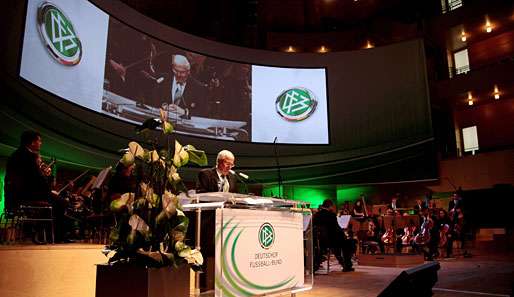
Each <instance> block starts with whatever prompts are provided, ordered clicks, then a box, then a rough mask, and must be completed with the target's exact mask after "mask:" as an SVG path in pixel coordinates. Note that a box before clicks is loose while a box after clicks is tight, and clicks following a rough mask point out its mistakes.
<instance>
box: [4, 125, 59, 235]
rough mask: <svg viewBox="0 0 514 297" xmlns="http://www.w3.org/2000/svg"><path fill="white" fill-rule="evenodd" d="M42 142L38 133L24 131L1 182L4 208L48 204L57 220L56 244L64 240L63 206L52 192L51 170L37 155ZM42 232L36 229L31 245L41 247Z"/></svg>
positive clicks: (11, 208) (12, 208) (13, 208)
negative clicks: (2, 182)
mask: <svg viewBox="0 0 514 297" xmlns="http://www.w3.org/2000/svg"><path fill="white" fill-rule="evenodd" d="M42 144H43V139H42V137H41V134H40V133H39V132H37V131H32V130H30V131H25V132H23V133H22V135H21V138H20V146H19V147H18V149H17V150H16V151H15V152H14V153H13V154H12V155H11V156H10V157H9V159H8V161H7V166H6V174H5V179H4V190H5V208H6V209H7V210H15V209H17V208H18V207H19V206H20V205H21V203H23V204H25V205H27V204H28V205H37V206H45V205H51V206H52V208H53V214H54V216H55V217H56V224H55V227H56V228H55V236H56V239H55V240H56V242H60V241H63V238H64V231H63V228H62V227H63V220H64V204H63V203H62V201H59V200H57V199H56V197H55V195H54V194H52V192H51V187H50V179H51V174H52V169H51V168H50V166H47V164H44V163H43V162H42V160H41V156H40V154H39V152H40V150H41V146H42ZM42 231H43V230H42V229H40V230H35V232H34V235H33V242H34V243H36V244H44V243H46V242H44V241H42V240H40V238H39V237H40V235H41V234H40V233H42Z"/></svg>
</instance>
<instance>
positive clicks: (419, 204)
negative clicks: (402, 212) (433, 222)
mask: <svg viewBox="0 0 514 297" xmlns="http://www.w3.org/2000/svg"><path fill="white" fill-rule="evenodd" d="M424 206H426V205H425V203H424V202H423V201H422V200H421V199H416V205H414V211H415V212H416V213H417V214H418V215H419V216H421V210H422V209H423V207H424Z"/></svg>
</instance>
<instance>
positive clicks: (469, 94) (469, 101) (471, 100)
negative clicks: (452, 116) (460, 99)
mask: <svg viewBox="0 0 514 297" xmlns="http://www.w3.org/2000/svg"><path fill="white" fill-rule="evenodd" d="M468 105H469V106H472V105H473V96H472V95H471V92H468Z"/></svg>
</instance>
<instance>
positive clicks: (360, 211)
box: [352, 198, 365, 218]
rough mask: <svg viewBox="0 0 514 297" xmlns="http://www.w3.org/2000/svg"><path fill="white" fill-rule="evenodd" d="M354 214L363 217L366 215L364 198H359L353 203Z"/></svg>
mask: <svg viewBox="0 0 514 297" xmlns="http://www.w3.org/2000/svg"><path fill="white" fill-rule="evenodd" d="M352 216H354V217H358V218H363V217H364V216H365V212H364V205H362V198H359V199H358V200H357V201H355V204H354V205H353V210H352Z"/></svg>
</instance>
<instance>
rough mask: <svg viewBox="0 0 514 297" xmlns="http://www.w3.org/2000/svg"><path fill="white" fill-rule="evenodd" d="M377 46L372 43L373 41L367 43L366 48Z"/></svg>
mask: <svg viewBox="0 0 514 297" xmlns="http://www.w3.org/2000/svg"><path fill="white" fill-rule="evenodd" d="M374 47H375V46H374V45H373V44H372V43H371V41H369V40H367V41H366V47H365V48H374Z"/></svg>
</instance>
